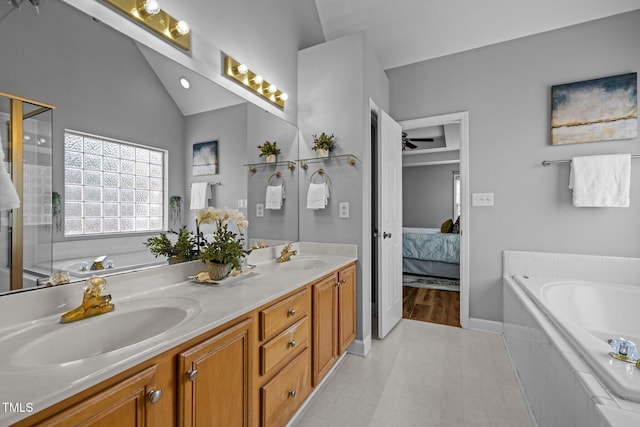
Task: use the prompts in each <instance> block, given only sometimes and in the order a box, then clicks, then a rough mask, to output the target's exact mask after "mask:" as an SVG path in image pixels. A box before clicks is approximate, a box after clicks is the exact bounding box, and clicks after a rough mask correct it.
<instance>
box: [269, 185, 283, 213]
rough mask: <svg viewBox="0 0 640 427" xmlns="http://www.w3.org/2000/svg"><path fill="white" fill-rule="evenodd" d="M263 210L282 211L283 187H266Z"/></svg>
mask: <svg viewBox="0 0 640 427" xmlns="http://www.w3.org/2000/svg"><path fill="white" fill-rule="evenodd" d="M265 197H266V199H265V200H266V203H265V206H264V208H265V209H274V210H279V209H282V199H284V186H283V185H267V194H266V196H265Z"/></svg>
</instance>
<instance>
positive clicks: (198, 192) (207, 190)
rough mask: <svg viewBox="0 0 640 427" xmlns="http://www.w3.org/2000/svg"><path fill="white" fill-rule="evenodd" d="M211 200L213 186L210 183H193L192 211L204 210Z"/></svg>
mask: <svg viewBox="0 0 640 427" xmlns="http://www.w3.org/2000/svg"><path fill="white" fill-rule="evenodd" d="M210 198H211V186H210V185H209V183H208V182H192V183H191V209H204V208H206V207H207V204H208V203H207V201H208V200H209V199H210Z"/></svg>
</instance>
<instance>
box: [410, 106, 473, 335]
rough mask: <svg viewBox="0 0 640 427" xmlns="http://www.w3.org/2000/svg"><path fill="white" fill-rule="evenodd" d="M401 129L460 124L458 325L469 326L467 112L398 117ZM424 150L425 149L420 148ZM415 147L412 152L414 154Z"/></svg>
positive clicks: (465, 327) (469, 213)
mask: <svg viewBox="0 0 640 427" xmlns="http://www.w3.org/2000/svg"><path fill="white" fill-rule="evenodd" d="M398 123H400V125H401V126H402V129H403V130H404V129H416V128H423V127H429V126H439V125H445V124H456V123H457V124H459V126H460V184H461V194H460V211H461V215H460V325H461V326H462V327H463V328H464V329H469V254H470V250H469V248H470V239H469V236H470V235H471V233H470V230H469V224H470V222H471V221H470V219H469V218H470V216H471V209H469V208H470V203H469V200H470V197H469V194H470V193H469V182H470V179H469V112H468V111H460V112H456V113H449V114H441V115H438V116H431V117H423V118H418V119H412V120H403V121H399V122H398ZM420 151H422V152H427V151H428V150H420ZM417 152H418V151H417V150H414V151H413V152H412V153H416V154H417Z"/></svg>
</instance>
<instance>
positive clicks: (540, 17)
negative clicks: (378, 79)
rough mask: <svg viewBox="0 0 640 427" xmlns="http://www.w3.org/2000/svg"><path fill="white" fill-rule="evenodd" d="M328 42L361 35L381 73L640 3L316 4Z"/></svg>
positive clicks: (405, 0) (465, 0) (468, 0)
mask: <svg viewBox="0 0 640 427" xmlns="http://www.w3.org/2000/svg"><path fill="white" fill-rule="evenodd" d="M315 2H316V6H317V8H318V14H319V17H320V22H321V24H322V29H323V31H324V36H325V38H326V39H327V41H328V40H332V39H336V38H339V37H342V36H345V35H347V34H352V33H356V32H359V31H362V32H363V33H364V34H365V37H366V38H367V40H368V42H369V44H370V45H371V46H372V48H373V50H374V52H375V53H376V55H377V57H378V60H379V61H380V63H381V65H382V68H383V69H385V70H387V69H390V68H395V67H400V66H403V65H407V64H412V63H415V62H420V61H424V60H427V59H432V58H437V57H440V56H445V55H450V54H453V53H457V52H463V51H466V50H470V49H475V48H478V47H482V46H487V45H491V44H495V43H500V42H504V41H507V40H512V39H516V38H520V37H525V36H529V35H532V34H537V33H542V32H545V31H550V30H554V29H558V28H562V27H567V26H570V25H575V24H579V23H582V22H587V21H592V20H595V19H599V18H604V17H606V16H612V15H616V14H619V13H624V12H629V11H631V10H635V9H640V1H638V0H613V1H602V0H537V1H514V0H483V1H478V0H348V1H344V0H315Z"/></svg>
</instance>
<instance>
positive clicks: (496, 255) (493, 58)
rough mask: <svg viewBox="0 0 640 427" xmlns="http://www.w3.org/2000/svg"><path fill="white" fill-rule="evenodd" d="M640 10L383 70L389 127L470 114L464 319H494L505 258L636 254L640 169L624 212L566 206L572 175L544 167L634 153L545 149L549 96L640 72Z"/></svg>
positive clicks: (619, 145) (605, 145)
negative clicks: (480, 197)
mask: <svg viewBox="0 0 640 427" xmlns="http://www.w3.org/2000/svg"><path fill="white" fill-rule="evenodd" d="M638 40H640V11H635V12H630V13H627V14H623V15H618V16H614V17H610V18H605V19H602V20H598V21H593V22H589V23H585V24H580V25H577V26H574V27H569V28H564V29H560V30H555V31H550V32H547V33H544V34H539V35H535V36H531V37H526V38H522V39H518V40H514V41H509V42H505V43H501V44H497V45H493V46H488V47H484V48H480V49H475V50H472V51H468V52H463V53H460V54H455V55H450V56H447V57H443V58H439V59H434V60H429V61H424V62H420V63H417V64H412V65H408V66H405V67H401V68H397V69H392V70H388V71H387V74H388V76H389V80H390V88H391V113H392V115H393V117H394V118H396V119H397V120H405V119H411V118H417V117H427V116H433V115H438V114H442V113H449V112H452V111H462V110H468V111H469V117H470V131H469V132H470V150H469V151H470V169H471V170H470V179H471V184H470V191H471V192H494V193H495V206H494V207H490V208H488V207H471V208H470V209H471V225H470V229H471V235H470V245H471V263H470V316H471V317H472V318H479V319H485V320H494V321H501V319H502V282H501V274H502V260H501V252H502V251H503V250H511V249H514V250H516V249H517V250H527V251H548V252H566V253H580V254H597V255H612V256H632V257H637V256H640V245H639V244H638V239H637V236H639V235H640V221H638V217H640V179H639V178H638V176H639V175H638V167H640V163H636V162H637V160H634V161H633V172H632V183H631V207H630V208H628V209H622V208H618V209H614V208H574V207H573V206H572V204H571V192H570V191H569V190H568V189H567V184H568V179H569V167H568V165H554V166H550V167H547V168H544V167H542V166H540V162H541V161H542V160H544V159H568V158H571V157H572V156H574V155H589V154H601V153H603V154H604V153H624V152H631V153H635V154H638V153H639V152H640V148H639V145H638V141H639V140H638V139H635V140H630V141H615V142H602V143H590V144H575V145H568V146H559V147H555V146H551V145H550V142H549V140H550V138H549V134H550V131H549V126H550V125H549V117H550V88H551V86H552V85H555V84H562V83H568V82H574V81H581V80H587V79H592V78H598V77H605V76H610V75H616V74H623V73H628V72H634V71H638V70H639V69H640V49H638Z"/></svg>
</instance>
